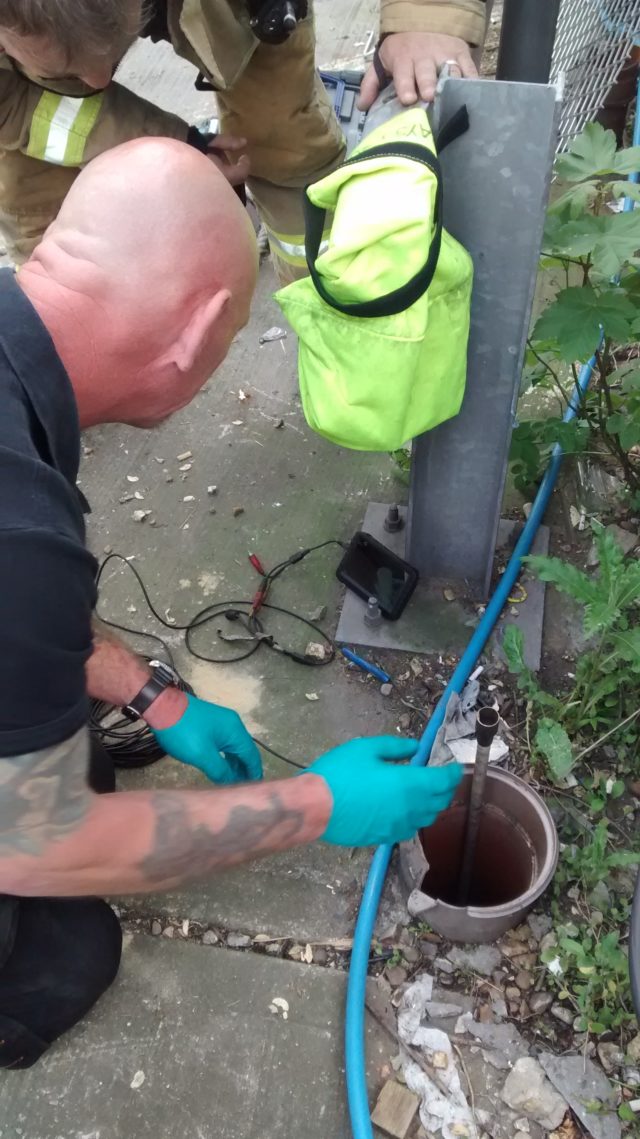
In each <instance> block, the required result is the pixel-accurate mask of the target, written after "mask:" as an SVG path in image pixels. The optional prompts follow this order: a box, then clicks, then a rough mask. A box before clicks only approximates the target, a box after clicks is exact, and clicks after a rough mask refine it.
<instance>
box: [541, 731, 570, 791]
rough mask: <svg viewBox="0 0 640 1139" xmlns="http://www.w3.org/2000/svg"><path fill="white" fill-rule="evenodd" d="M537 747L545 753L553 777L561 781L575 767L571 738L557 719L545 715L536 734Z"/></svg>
mask: <svg viewBox="0 0 640 1139" xmlns="http://www.w3.org/2000/svg"><path fill="white" fill-rule="evenodd" d="M535 743H536V747H537V748H538V750H539V751H540V752H542V754H543V755H544V757H545V759H546V761H547V763H548V764H549V770H550V772H551V774H552V776H553V778H554V779H555V780H556V781H557V782H560V781H561V780H563V779H565V778H566V777H567V775H568V774H569V772H570V771H571V768H572V767H573V762H574V761H573V751H572V748H571V740H570V739H569V737H568V735H567V733H566V732H565V730H564V728H563V727H562V725H561V724H559V723H558V722H557V720H551V719H549V718H548V717H547V716H545V717H544V718H543V719H542V720H540V723H539V724H538V730H537V732H536V734H535Z"/></svg>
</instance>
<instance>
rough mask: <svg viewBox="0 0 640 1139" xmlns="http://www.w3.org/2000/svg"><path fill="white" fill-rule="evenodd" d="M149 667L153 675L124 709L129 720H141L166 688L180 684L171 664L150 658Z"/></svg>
mask: <svg viewBox="0 0 640 1139" xmlns="http://www.w3.org/2000/svg"><path fill="white" fill-rule="evenodd" d="M149 667H150V669H151V676H150V677H149V679H148V681H147V683H146V684H145V685H144V686H143V687H142V688H141V689H140V691H139V692H138V694H137V696H134V698H133V700H130V701H129V703H128V704H127V705H126V707H124V708H123V709H122V711H123V713H124V715H125V716H126V717H127V719H128V720H140V719H141V718H142V717H143V716H144V714H145V712H146V711H147V708H149V707H150V706H151V705H152V704H153V701H154V700H156V699H157V698H158V696H159V695H160V693H161V692H164V690H165V688H170V687H171V685H172V684H175V685H176V686H177V685H179V684H180V677H179V676H178V673H177V672H176V670H175V669H174V668H172V667H171V665H170V664H165V662H164V661H162V660H150V661H149Z"/></svg>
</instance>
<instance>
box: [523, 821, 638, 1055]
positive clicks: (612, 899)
mask: <svg viewBox="0 0 640 1139" xmlns="http://www.w3.org/2000/svg"><path fill="white" fill-rule="evenodd" d="M638 862H640V854H638V853H636V852H628V851H616V850H615V849H613V847H612V845H611V841H610V835H609V828H608V824H607V822H606V821H605V820H603V819H601V820H600V822H598V823H597V824H596V826H595V827H594V828H593V830H592V832H591V834H589V835H588V836H587V837H586V838H585V839H583V841H582V844H581V845H576V844H569V845H567V846H566V847H565V848H564V850H563V852H562V854H561V857H560V863H559V866H558V871H557V874H556V878H555V881H554V887H553V892H554V900H553V903H552V911H553V913H554V915H555V917H556V919H557V924H556V927H555V937H554V944H553V945H549V946H548V947H547V948H546V949H545V950H543V952H542V954H541V958H542V961H543V963H545V964H546V965H550V966H551V969H550V971H549V979H550V982H551V983H552V984H554V985H555V987H556V988H557V989H558V996H559V997H560V999H561V1000H569V1001H570V1002H571V1003H572V1005H573V1007H574V1009H575V1011H576V1014H577V1016H578V1018H579V1020H578V1023H577V1026H576V1027H577V1028H578V1029H579V1030H580V1031H583V1032H591V1033H594V1034H595V1035H598V1034H600V1033H602V1032H608V1031H610V1030H611V1029H620V1028H622V1027H624V1026H626V1025H630V1024H631V1023H632V1022H633V1004H632V1000H631V992H630V986H629V967H628V960H627V952H626V947H625V946H624V944H623V927H624V924H625V923H626V922H627V921H628V917H629V909H630V901H629V897H628V894H627V893H626V892H625V890H624V888H623V883H622V882H621V881H620V880H619V878H618V875H619V874H620V872H621V871H624V870H625V869H626V868H628V867H635V866H636V865H637V864H638ZM567 899H569V901H570V902H571V903H572V907H573V908H572V913H575V914H576V917H577V920H576V921H575V922H574V921H572V920H567V918H566V916H565V915H564V910H565V909H566V902H567Z"/></svg>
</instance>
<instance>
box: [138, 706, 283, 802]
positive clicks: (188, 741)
mask: <svg viewBox="0 0 640 1139" xmlns="http://www.w3.org/2000/svg"><path fill="white" fill-rule="evenodd" d="M153 734H154V736H155V737H156V739H157V741H158V743H159V744H160V747H161V748H164V750H165V751H166V753H167V755H172V756H173V758H174V759H179V760H181V761H182V763H188V764H190V765H191V767H197V768H199V769H200V771H203V772H204V774H205V775H206V776H207V777H208V778H209V779H211V780H213V782H214V783H247V782H249V780H252V779H262V760H261V759H260V752H259V751H258V749H257V747H256V745H255V744H254V742H253V740H252V739H251V736H250V735H249V733H248V731H247V729H246V728H245V726H244V724H243V723H242V720H241V719H240V717H239V715H238V713H237V712H233V711H232V710H231V708H221V707H220V705H219V704H210V703H209V701H208V700H200V699H199V698H198V697H197V696H187V707H186V708H185V710H184V712H183V713H182V716H181V717H180V719H179V720H177V721H176V723H175V724H172V725H171V727H170V728H162V729H158V730H157V731H154V732H153Z"/></svg>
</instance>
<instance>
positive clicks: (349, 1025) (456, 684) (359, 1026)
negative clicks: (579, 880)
mask: <svg viewBox="0 0 640 1139" xmlns="http://www.w3.org/2000/svg"><path fill="white" fill-rule="evenodd" d="M594 365H595V356H592V357H591V359H590V360H589V362H588V363H587V364H584V365H583V366H582V368H581V370H580V374H579V376H578V381H577V384H576V388H575V391H574V394H573V397H572V399H571V402H570V404H569V407H568V408H567V411H566V412H565V415H564V421H565V423H568V422H569V421H570V420H571V419H574V418H575V416H576V414H577V411H578V408H579V406H580V403H581V401H582V397H583V395H584V393H585V391H586V389H587V386H588V384H589V380H590V379H591V374H592V372H593V368H594ZM562 457H563V452H562V448H561V446H560V444H559V443H556V445H555V447H554V448H553V451H552V454H551V460H550V462H549V466H548V467H547V471H546V473H545V476H544V478H543V480H542V482H541V484H540V489H539V490H538V493H537V495H536V497H535V501H534V503H533V506H532V507H531V513H530V515H529V517H528V519H527V521H526V524H525V526H524V528H523V531H522V534H521V535H520V538H519V539H518V541H517V543H516V546H515V548H514V551H513V553H512V555H511V558H510V559H509V563H508V565H507V568H506V570H505V571H504V573H503V575H502V577H501V578H500V582H499V584H498V586H497V588H496V590H495V592H494V594H493V596H492V598H491V600H490V601H489V604H488V605H487V608H486V609H485V612H484V614H483V616H482V619H481V621H480V623H479V625H478V627H477V629H476V631H475V633H474V634H473V636H472V638H471V640H470V641H469V644H468V645H467V648H466V649H465V651H464V654H463V656H462V658H461V660H460V663H459V665H458V667H457V668H456V670H455V672H454V673H453V676H452V677H451V680H450V681H449V683H448V685H447V687H446V688H445V690H444V692H443V693H442V696H441V697H440V699H439V701H438V703H437V705H436V707H435V710H434V712H433V715H432V716H431V719H430V720H429V723H428V724H427V727H426V729H425V731H424V735H423V736H422V739H421V740H420V744H419V747H418V750H417V752H416V754H415V756H414V758H413V759H412V761H411V762H412V763H413V764H417V765H419V766H422V765H423V764H425V763H428V762H429V757H430V755H431V749H432V747H433V744H434V741H435V738H436V735H437V733H438V729H439V728H440V726H441V724H442V722H443V720H444V717H445V713H446V710H447V704H448V703H449V697H450V696H451V695H452V694H453V693H454V692H457V693H460V692H461V691H462V689H463V687H464V685H465V684H466V682H467V680H468V679H469V676H470V675H471V672H472V671H473V668H474V665H475V663H476V661H477V659H478V657H479V656H480V653H481V652H482V650H483V648H484V646H485V645H486V643H487V641H488V639H489V637H490V635H491V632H492V630H493V627H494V625H495V624H496V621H497V620H498V618H499V616H500V614H501V612H502V610H503V608H504V606H505V604H506V602H507V599H508V597H509V595H510V594H511V591H512V589H513V587H514V585H515V583H516V581H517V580H518V576H519V574H520V570H521V567H522V559H523V558H524V557H526V555H527V554H528V553H529V551H530V549H531V546H532V543H533V539H534V538H535V535H536V532H537V530H538V527H539V525H540V523H541V522H542V519H543V517H544V513H545V510H546V509H547V505H548V503H549V499H550V498H551V494H552V491H553V488H554V486H555V483H556V479H557V477H558V472H559V470H560V464H561V463H562ZM392 852H393V847H392V846H389V845H387V846H379V847H378V849H377V850H376V852H375V854H374V855H373V858H372V860H371V866H370V868H369V873H368V875H367V881H366V883H365V887H364V892H363V895H362V901H361V903H360V912H359V914H358V920H357V922H356V928H355V933H354V938H353V950H352V953H351V964H350V967H349V983H348V986H347V1012H346V1027H345V1060H346V1075H347V1097H348V1101H349V1115H350V1118H351V1130H352V1132H353V1136H354V1139H373V1131H372V1129H371V1119H370V1113H369V1100H368V1096H367V1079H366V1069H365V1041H364V1016H365V988H366V983H367V969H368V964H369V951H370V947H371V939H372V937H373V927H374V925H375V920H376V916H377V913H378V907H379V905H380V897H381V895H382V890H383V888H384V882H385V878H386V876H387V870H388V868H389V861H390V859H391V854H392Z"/></svg>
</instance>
